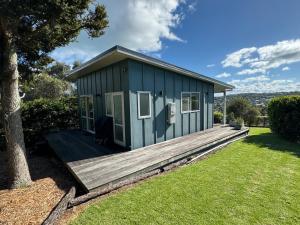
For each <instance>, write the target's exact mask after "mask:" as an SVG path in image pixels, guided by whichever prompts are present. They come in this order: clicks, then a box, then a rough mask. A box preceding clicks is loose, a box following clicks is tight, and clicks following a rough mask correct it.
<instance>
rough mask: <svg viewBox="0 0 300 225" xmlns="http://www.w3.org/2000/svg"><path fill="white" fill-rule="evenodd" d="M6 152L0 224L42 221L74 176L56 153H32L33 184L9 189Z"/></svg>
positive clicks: (0, 159) (0, 175)
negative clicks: (57, 157) (50, 154)
mask: <svg viewBox="0 0 300 225" xmlns="http://www.w3.org/2000/svg"><path fill="white" fill-rule="evenodd" d="M5 160H6V159H5V154H4V152H0V199H1V201H0V224H1V225H2V224H22V225H25V224H41V223H42V222H43V221H44V220H45V219H46V218H47V216H48V214H49V213H50V212H51V210H52V209H53V208H54V207H55V206H56V204H57V203H58V202H59V201H60V199H61V198H62V197H63V196H64V194H65V193H66V192H67V191H68V190H69V189H70V188H71V187H72V186H73V185H74V181H73V178H72V177H71V176H70V175H69V174H68V171H66V169H65V168H64V167H63V166H62V165H61V163H60V162H59V161H58V160H56V159H55V158H54V157H52V156H31V157H30V158H29V165H30V173H31V176H32V179H33V183H32V185H31V186H29V187H24V188H20V189H15V190H9V189H8V187H7V176H6V173H5V165H6V162H5Z"/></svg>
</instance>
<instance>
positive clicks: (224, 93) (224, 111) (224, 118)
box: [223, 90, 226, 125]
mask: <svg viewBox="0 0 300 225" xmlns="http://www.w3.org/2000/svg"><path fill="white" fill-rule="evenodd" d="M223 96H224V105H223V125H226V90H225V91H224V92H223Z"/></svg>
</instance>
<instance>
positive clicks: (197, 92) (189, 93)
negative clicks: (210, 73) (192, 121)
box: [180, 91, 201, 114]
mask: <svg viewBox="0 0 300 225" xmlns="http://www.w3.org/2000/svg"><path fill="white" fill-rule="evenodd" d="M195 93H196V94H198V95H199V109H196V110H191V97H192V94H195ZM183 94H188V95H189V110H188V111H183V109H182V95H183ZM200 97H201V95H200V92H199V91H191V92H189V91H183V92H181V99H180V105H181V107H180V108H181V114H185V113H193V112H200V108H201V106H200V103H201V100H200Z"/></svg>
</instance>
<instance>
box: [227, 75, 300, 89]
mask: <svg viewBox="0 0 300 225" xmlns="http://www.w3.org/2000/svg"><path fill="white" fill-rule="evenodd" d="M228 83H229V84H232V85H234V86H235V89H234V90H233V93H268V92H269V93H270V92H290V91H299V90H300V82H295V81H294V80H292V79H280V80H271V79H270V78H269V77H267V76H265V75H261V76H256V77H249V78H246V79H243V80H232V81H230V82H228Z"/></svg>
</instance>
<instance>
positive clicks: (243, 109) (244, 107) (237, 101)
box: [227, 97, 252, 120]
mask: <svg viewBox="0 0 300 225" xmlns="http://www.w3.org/2000/svg"><path fill="white" fill-rule="evenodd" d="M251 107H252V106H251V103H250V102H249V101H248V100H247V99H246V98H243V97H236V98H233V99H231V100H230V101H229V102H228V106H227V113H231V112H232V113H233V114H234V117H235V118H238V117H241V118H243V119H244V120H245V116H246V114H247V112H248V110H249V109H250V108H251Z"/></svg>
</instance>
